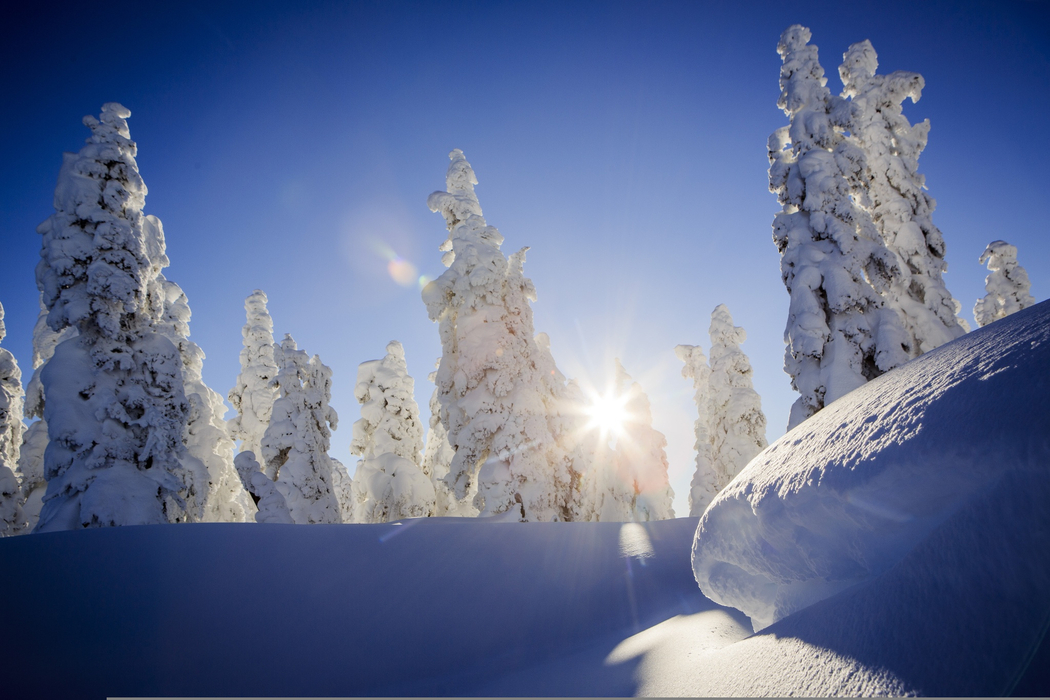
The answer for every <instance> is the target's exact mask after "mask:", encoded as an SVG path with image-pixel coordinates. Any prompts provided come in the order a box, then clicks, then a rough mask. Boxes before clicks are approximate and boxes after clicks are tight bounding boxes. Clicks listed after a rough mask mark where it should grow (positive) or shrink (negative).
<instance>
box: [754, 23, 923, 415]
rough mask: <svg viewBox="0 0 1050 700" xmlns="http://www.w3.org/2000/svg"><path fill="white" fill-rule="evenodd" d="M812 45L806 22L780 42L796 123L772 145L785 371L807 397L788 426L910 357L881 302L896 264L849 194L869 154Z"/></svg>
mask: <svg viewBox="0 0 1050 700" xmlns="http://www.w3.org/2000/svg"><path fill="white" fill-rule="evenodd" d="M809 39H810V31H809V30H808V29H806V28H805V27H801V26H799V25H794V26H792V27H789V28H788V29H787V30H785V31H784V33H783V35H781V37H780V43H779V45H778V46H777V52H778V53H779V54H780V56H781V57H782V58H783V61H784V64H783V67H782V68H781V72H780V86H781V94H780V100H779V101H778V103H777V104H778V106H779V107H781V108H782V109H783V110H784V113H785V114H787V115H788V117H790V120H791V123H790V125H789V126H787V127H782V128H780V129H778V130H777V131H776V132H774V133H773V135H772V136H771V137H770V139H769V160H770V168H769V188H770V191H772V192H774V193H776V195H777V199H778V200H779V201H780V203H781V204H782V205H783V211H781V212H780V213H778V214H777V215H776V217H775V219H774V221H773V241H774V243H775V244H776V246H777V249H778V250H779V251H780V254H781V276H782V278H783V280H784V284H785V286H786V287H787V290H788V293H789V294H790V296H791V302H790V307H789V312H788V322H787V327H786V330H785V333H784V335H785V341H786V343H787V349H786V351H785V357H784V369H785V371H786V372H787V373H788V374H789V375H790V376H791V380H792V386H793V387H794V388H795V389H796V390H798V391H799V393H800V394H801V396H800V397H799V399H798V400H797V401H796V402H795V404H794V405H793V406H792V408H791V415H790V418H789V422H788V428H789V429H790V428H793V427H794V426H796V425H798V424H799V423H800V422H802V421H803V420H805V419H806V418H808V417H809V416H811V415H813V414H814V413H816V412H817V411H819V410H820V409H821V408H823V407H824V406H825V405H826V404H828V403H831V402H832V401H834V400H835V399H837V398H839V397H840V396H843V395H844V394H846V393H848V392H850V391H852V390H853V389H855V388H857V387H858V386H860V385H862V384H864V383H865V382H867V381H869V380H870V379H873V378H875V377H876V376H879V375H880V374H882V373H883V372H886V371H889V370H890V369H892V368H894V367H896V366H898V365H900V364H901V363H903V362H905V361H906V360H907V359H908V353H907V351H906V347H905V346H906V342H907V337H906V333H905V331H904V328H903V325H902V324H903V321H902V319H900V317H899V314H898V312H897V311H896V310H894V309H892V308H885V306H884V302H883V300H882V298H881V296H880V292H882V291H884V290H885V289H886V288H888V286H889V284H890V280H892V279H893V278H894V276H895V275H897V274H899V270H898V269H897V261H896V257H895V256H894V255H893V254H892V253H891V252H890V251H888V250H887V249H886V248H885V246H883V245H882V242H881V239H880V238H879V235H878V231H877V230H876V229H875V227H874V224H872V222H871V218H870V217H869V216H868V215H867V213H866V212H865V211H864V210H863V209H862V208H861V207H860V206H859V205H857V204H855V203H854V202H853V201H852V200H851V197H850V194H851V191H852V190H853V189H854V186H852V185H851V183H852V182H855V181H856V180H857V178H859V177H861V176H862V174H863V172H864V154H863V152H862V151H861V150H860V148H859V147H858V146H856V145H855V144H853V143H852V142H850V141H849V140H847V139H846V138H845V137H844V136H843V134H842V133H841V129H844V128H847V127H848V124H849V120H850V116H851V112H850V110H851V107H850V104H849V102H848V101H846V100H844V99H842V98H839V97H835V96H832V95H831V93H830V92H829V90H828V88H827V87H826V86H825V84H826V82H827V80H826V79H825V77H824V70H823V69H822V68H821V67H820V63H819V62H818V60H817V47H816V46H811V45H809V43H808V42H809Z"/></svg>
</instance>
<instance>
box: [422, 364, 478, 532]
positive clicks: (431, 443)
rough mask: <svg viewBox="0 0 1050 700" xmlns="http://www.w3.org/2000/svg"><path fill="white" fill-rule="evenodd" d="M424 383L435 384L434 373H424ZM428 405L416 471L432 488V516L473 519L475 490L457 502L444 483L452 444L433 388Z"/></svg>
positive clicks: (435, 375)
mask: <svg viewBox="0 0 1050 700" xmlns="http://www.w3.org/2000/svg"><path fill="white" fill-rule="evenodd" d="M438 363H440V360H438ZM427 380H428V381H429V382H430V383H431V384H436V382H437V371H434V372H431V373H430V374H428V375H427ZM429 405H430V421H429V427H428V428H427V440H426V448H425V450H424V451H423V462H422V464H421V465H420V468H421V469H422V470H423V473H424V474H426V475H427V478H428V479H430V483H431V484H433V486H434V515H443V516H450V517H451V516H458V517H463V518H473V517H475V516H476V515H477V514H478V509H477V508H475V507H474V495H475V493H476V490H475V493H469V494H467V496H468V498H464V499H463V500H458V499H456V497H455V495H454V494H453V492H452V491H451V490H450V489H449V486H448V483H447V482H446V481H445V476H446V475H447V474H448V470H449V466H450V465H451V464H452V457H453V456H454V455H455V451H454V450H453V449H452V445H450V444H448V433H447V432H445V426H444V425H443V424H442V423H441V403H440V401H439V400H438V388H437V386H435V387H434V391H433V392H432V393H431V394H430V404H429Z"/></svg>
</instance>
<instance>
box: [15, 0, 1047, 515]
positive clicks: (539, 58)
mask: <svg viewBox="0 0 1050 700" xmlns="http://www.w3.org/2000/svg"><path fill="white" fill-rule="evenodd" d="M21 5H22V6H21V7H19V8H16V9H13V10H11V9H9V10H6V11H5V13H6V16H5V21H4V23H3V26H2V27H0V56H2V61H3V63H2V65H3V69H2V73H0V85H2V87H3V94H5V95H7V98H8V99H7V108H6V109H5V110H4V112H3V114H2V115H0V128H2V130H3V133H6V134H8V136H7V146H6V147H5V152H6V154H7V156H6V161H7V163H8V165H7V167H5V168H3V169H2V171H0V183H2V184H0V192H2V195H0V244H2V248H0V251H2V255H3V273H2V275H0V303H3V305H4V307H5V310H6V314H7V316H6V319H5V322H6V325H7V330H8V337H7V339H6V340H5V341H4V347H6V348H7V349H9V350H10V351H11V352H13V353H14V354H15V356H16V357H17V359H18V361H19V364H20V365H21V366H22V368H23V372H24V373H25V375H26V379H27V380H28V375H29V374H30V373H31V371H32V364H31V346H32V343H31V331H32V327H33V323H34V321H35V319H36V315H37V290H36V287H35V282H34V277H33V269H34V266H35V264H36V261H37V260H38V253H39V248H40V239H39V236H38V235H37V234H36V233H35V232H34V229H35V227H36V225H37V224H38V223H40V222H41V221H43V220H44V219H45V218H47V217H48V216H49V215H50V213H51V212H52V205H51V198H52V193H53V190H54V185H55V178H56V176H57V174H58V168H59V165H60V163H61V154H62V152H63V151H76V150H78V149H79V148H80V147H81V145H82V144H83V141H84V139H85V138H86V137H87V136H88V130H87V128H86V127H84V126H82V125H81V123H80V119H81V117H83V116H84V115H86V114H95V115H97V114H98V112H99V109H100V107H101V105H102V104H103V103H104V102H109V101H115V102H121V103H122V104H124V105H125V106H126V107H128V108H129V109H130V110H131V112H132V116H131V118H130V120H129V125H130V128H131V135H132V138H133V139H134V140H135V141H137V142H138V145H139V156H138V163H139V167H140V170H141V172H142V175H143V178H144V179H145V181H146V185H147V186H148V188H149V195H148V197H147V200H146V208H145V211H146V213H150V214H154V215H156V216H158V217H159V218H160V219H161V220H162V221H163V223H164V229H165V232H166V234H167V242H168V254H169V256H170V258H171V261H172V264H171V267H170V268H169V269H168V270H166V271H165V274H166V275H167V276H168V278H169V279H172V280H174V281H176V282H178V283H179V284H180V285H181V286H182V287H183V289H184V290H185V291H186V294H187V296H188V297H189V302H190V306H191V308H192V309H193V320H192V322H191V330H192V338H193V340H195V341H196V342H197V343H198V344H199V345H200V346H201V347H202V348H203V349H204V351H205V352H206V353H207V356H208V357H207V360H206V361H205V365H204V376H205V380H206V381H207V382H208V384H209V385H210V386H211V387H212V388H213V389H215V390H216V391H218V392H219V393H220V394H223V395H225V394H226V393H227V391H228V390H229V389H230V387H231V386H233V383H234V380H235V377H236V375H237V372H238V371H239V363H238V353H239V351H240V343H241V336H240V328H241V326H242V325H243V323H244V309H243V300H244V298H245V297H246V296H247V295H248V294H250V293H251V291H252V290H253V289H256V288H261V289H263V290H265V291H266V293H267V294H268V295H269V298H270V304H269V307H270V312H271V314H272V316H273V318H274V325H275V331H276V335H277V338H278V340H279V339H280V337H281V334H283V333H286V332H287V333H291V334H292V335H293V336H294V337H295V339H296V340H297V341H298V343H299V346H300V347H301V348H304V349H305V350H307V351H308V352H310V353H317V354H319V355H320V356H321V358H322V360H323V361H324V362H325V363H326V364H328V365H330V366H331V367H332V368H333V371H334V377H333V405H334V406H335V408H336V409H337V410H338V411H339V414H340V416H341V423H340V428H339V429H338V430H337V431H336V433H335V435H334V438H333V448H332V451H331V454H332V455H333V456H335V457H337V458H338V459H340V460H341V461H343V462H344V463H345V464H347V465H348V467H349V468H350V470H351V473H352V472H353V469H354V465H355V463H356V462H355V458H354V457H352V456H351V455H350V453H349V449H348V448H349V443H350V439H351V431H350V425H351V424H352V423H353V421H355V420H357V418H358V417H359V412H358V406H357V403H356V402H355V400H354V397H353V385H354V383H355V380H356V368H357V365H358V363H360V362H363V361H365V360H369V359H374V358H377V357H381V356H382V354H383V351H384V347H385V345H386V343H387V342H388V341H390V340H393V339H397V340H400V341H401V342H402V343H403V344H404V347H405V352H406V355H407V358H408V365H409V370H410V373H411V374H412V375H413V376H414V377H415V379H416V398H417V400H418V401H419V403H420V408H421V410H422V412H423V417H424V421H425V420H426V417H427V415H428V413H429V411H428V409H427V401H428V399H429V397H430V394H431V392H432V390H433V386H432V385H431V384H430V383H429V382H428V381H427V374H428V373H429V372H430V371H431V370H432V369H433V365H434V361H435V359H436V358H437V357H438V356H439V355H440V353H441V347H440V343H439V340H438V335H437V326H436V325H434V324H432V323H431V322H430V321H429V320H428V319H427V315H426V310H425V308H424V306H423V303H422V301H421V300H420V293H419V292H420V290H419V285H418V284H417V283H415V282H410V283H409V284H407V285H403V284H399V283H398V281H397V280H395V279H394V278H393V277H392V276H391V274H390V261H391V259H392V257H393V256H395V255H396V256H398V258H399V259H400V260H402V261H404V262H403V263H400V265H401V267H402V271H405V270H409V271H411V270H410V269H409V268H408V265H407V264H411V266H413V268H414V270H415V275H408V276H409V277H412V276H418V275H427V276H429V277H431V278H433V277H436V276H437V275H439V274H440V273H441V272H442V270H443V269H444V268H443V267H442V265H441V261H440V259H441V253H440V252H439V251H438V246H439V245H440V244H441V242H442V241H443V240H444V239H445V237H446V230H445V226H444V222H443V220H442V218H441V217H440V216H439V215H438V214H433V213H431V212H430V211H429V210H428V209H427V207H426V198H427V195H429V194H430V193H431V192H432V191H434V190H438V189H444V175H445V170H446V167H447V165H448V159H447V154H448V152H449V151H450V150H451V149H453V148H460V149H462V150H463V151H464V152H465V154H466V156H467V158H468V159H469V160H470V161H471V163H472V164H473V166H474V169H475V171H476V173H477V176H478V180H479V182H480V184H479V186H478V188H477V194H478V197H479V199H480V201H481V205H482V207H483V209H484V211H485V215H486V218H487V220H488V222H489V223H490V224H492V225H493V226H496V227H497V228H499V230H500V232H501V233H502V234H503V236H504V237H505V239H506V240H505V242H504V244H503V249H504V251H505V252H506V253H507V254H509V253H511V252H514V251H515V250H517V249H519V248H520V247H522V246H531V250H530V251H529V253H528V262H527V263H526V266H525V272H526V274H527V275H528V276H530V277H531V278H532V280H533V281H534V282H535V285H536V288H537V290H538V294H539V301H538V302H537V303H536V304H534V306H533V309H534V313H535V321H536V330H537V331H544V332H546V333H548V334H549V335H550V337H551V345H552V351H553V353H554V357H555V359H556V361H557V362H558V365H559V367H560V368H561V370H562V371H563V372H564V373H565V374H566V375H567V376H569V377H576V378H578V379H580V380H581V382H589V383H591V384H593V385H595V386H597V387H598V388H599V389H600V388H602V387H603V386H604V383H605V378H606V376H607V373H608V370H609V363H610V362H611V359H612V358H613V357H619V358H620V359H621V360H622V362H623V364H624V367H625V368H626V369H627V371H628V372H629V373H630V374H631V375H632V376H634V377H635V379H637V380H638V381H640V382H641V383H642V385H643V387H644V388H645V389H646V390H647V392H648V394H649V396H650V399H651V401H652V404H653V411H654V416H655V418H654V422H655V426H656V427H657V428H658V429H659V430H661V431H663V432H664V433H665V434H666V435H667V439H668V443H669V446H668V456H669V458H670V464H671V482H672V486H673V487H674V489H675V492H676V494H677V495H676V499H675V508H676V511H677V512H678V513H679V514H680V515H681V514H684V513H685V512H686V510H687V508H686V501H685V498H686V492H687V490H688V482H689V479H690V477H691V475H692V469H693V451H692V445H693V435H692V422H693V420H694V411H695V409H694V406H693V404H692V388H691V384H690V380H686V379H683V378H682V377H681V376H680V369H681V363H680V362H679V361H678V360H677V359H676V358H675V356H674V352H673V348H674V346H675V345H676V344H678V343H689V344H694V345H697V344H700V345H703V346H704V349H705V353H706V352H707V349H708V346H709V341H708V338H707V329H708V325H709V323H710V314H711V311H712V310H713V309H714V307H715V306H716V305H718V304H719V303H725V304H726V305H728V307H729V309H730V310H731V312H732V313H733V316H734V320H735V322H736V323H737V325H741V326H743V327H744V328H746V329H747V332H748V340H747V342H746V343H744V345H743V349H744V351H745V352H746V353H747V354H748V355H749V356H750V358H751V362H752V364H753V365H754V369H755V387H756V389H757V390H758V391H759V393H760V394H761V395H762V398H763V407H764V409H765V412H766V416H767V418H768V419H769V433H768V437H769V439H770V441H772V440H773V439H775V438H777V437H779V436H780V435H782V434H783V432H784V427H785V425H786V423H787V414H788V408H789V406H790V404H791V403H792V401H794V399H795V394H794V393H793V392H792V390H791V388H790V383H789V379H788V377H787V375H786V374H784V372H783V370H782V364H783V351H784V343H783V330H784V323H785V321H786V318H787V305H788V297H787V293H786V291H785V289H784V286H783V284H782V282H781V280H780V272H779V255H778V253H777V251H776V248H775V247H774V245H773V243H772V240H771V228H770V223H771V221H772V219H773V216H774V214H775V213H776V212H777V211H778V209H779V207H778V205H777V202H776V199H775V197H774V196H773V195H772V194H770V193H769V192H768V183H767V175H766V168H767V167H768V163H767V160H766V141H767V138H768V137H769V134H770V133H771V132H773V131H774V130H775V129H777V128H778V127H780V126H782V125H784V124H786V123H787V121H786V117H785V116H784V115H783V113H782V112H781V111H780V110H779V109H777V107H776V101H777V97H778V95H779V87H778V84H777V80H778V71H779V68H780V58H779V57H778V56H777V54H776V44H777V40H778V38H779V35H780V33H781V32H782V31H783V30H784V29H785V28H786V27H788V26H789V25H791V24H794V23H800V24H803V25H805V26H808V27H810V28H811V29H812V32H813V43H814V44H816V45H817V46H818V47H820V56H821V62H822V65H823V66H824V69H825V72H826V73H827V75H828V78H829V80H828V84H829V86H830V87H831V89H832V91H833V92H838V90H840V89H841V83H840V82H839V80H838V74H837V68H838V65H839V63H840V62H841V56H842V53H843V52H844V51H845V50H846V49H847V48H848V47H849V45H850V44H851V43H854V42H857V41H861V40H863V39H870V40H871V42H872V44H873V45H874V46H875V49H876V51H877V52H878V54H879V59H880V68H879V72H880V73H888V72H891V71H893V70H912V71H916V72H919V73H921V74H922V75H923V76H924V77H925V79H926V88H925V90H924V92H923V98H922V100H921V101H920V102H919V103H918V104H915V105H912V104H911V103H908V104H907V105H906V107H905V114H906V115H907V116H908V117H909V118H910V119H911V120H912V121H913V122H917V121H921V120H922V119H925V118H929V119H930V121H931V122H932V129H931V133H930V141H929V146H928V147H927V149H926V152H925V153H924V155H923V156H922V158H921V160H920V169H921V171H922V172H923V173H925V175H926V177H927V186H928V188H929V191H930V194H931V195H932V196H933V197H934V198H935V199H936V200H937V202H938V207H937V211H936V213H935V214H934V222H935V223H936V224H937V225H938V226H939V227H940V228H941V230H942V231H943V233H944V237H945V240H946V242H947V246H948V254H947V257H948V261H949V265H950V268H949V273H948V274H947V276H946V281H947V284H948V288H949V290H950V291H951V292H952V293H953V295H954V296H955V297H956V298H957V299H959V300H960V301H961V302H962V304H963V310H964V313H963V316H964V318H966V319H967V320H969V321H970V322H971V324H972V321H973V316H972V311H971V310H972V308H973V304H974V302H975V301H976V299H977V298H978V297H980V296H983V294H984V275H985V274H986V271H985V270H984V269H983V268H982V267H981V266H979V265H978V263H977V258H978V256H979V255H980V254H981V252H982V251H983V249H984V247H985V245H986V244H987V243H988V242H990V241H992V240H995V239H999V238H1002V239H1005V240H1007V241H1009V242H1011V243H1014V244H1015V245H1017V246H1018V248H1019V258H1020V261H1021V264H1022V265H1024V266H1025V267H1026V268H1027V270H1028V272H1029V275H1030V277H1031V278H1032V293H1033V295H1034V296H1035V297H1036V299H1037V300H1039V301H1042V300H1043V299H1046V298H1047V297H1048V296H1050V282H1048V278H1050V242H1048V236H1047V224H1046V216H1045V214H1046V210H1047V200H1048V198H1047V194H1046V184H1045V180H1046V178H1045V169H1046V163H1048V162H1050V139H1047V138H1046V133H1047V127H1048V121H1047V119H1048V117H1047V115H1048V114H1050V3H1048V2H1046V1H1045V0H1032V1H1028V2H1018V1H1013V2H1011V1H1006V0H999V1H997V2H978V3H974V2H936V1H928V2H914V0H913V1H911V2H839V3H815V2H801V3H785V2H780V3H772V2H762V3H739V2H596V3H587V2H564V1H562V2H550V3H547V2H538V1H535V0H533V1H530V2H515V3H498V2H462V3H437V2H420V3H404V2H374V3H348V2H331V3H309V5H310V8H309V9H305V10H304V9H301V8H299V7H293V3H288V2H263V1H259V0H255V1H253V2H243V3H222V2H209V3H204V2H181V3H174V2H157V3H141V2H134V3H129V2H121V1H115V2H107V3H104V4H97V5H91V6H88V5H85V4H83V3H77V4H69V5H68V7H64V6H62V4H61V3H39V4H33V5H32V6H29V7H26V5H30V4H28V3H22V4H21ZM406 263H407V264H406ZM227 417H229V414H228V415H227Z"/></svg>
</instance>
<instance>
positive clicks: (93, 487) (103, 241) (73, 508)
mask: <svg viewBox="0 0 1050 700" xmlns="http://www.w3.org/2000/svg"><path fill="white" fill-rule="evenodd" d="M130 114H131V113H130V112H129V111H128V110H127V109H125V108H124V107H123V106H121V105H119V104H116V103H108V104H105V105H103V107H102V114H101V115H100V117H99V118H98V119H95V118H94V117H90V116H89V117H85V118H84V120H83V121H84V124H85V125H86V126H87V127H88V128H90V129H91V137H90V138H89V139H88V140H87V144H86V145H85V146H84V147H83V148H82V149H81V150H80V152H79V153H77V154H72V153H67V154H65V155H64V156H63V163H62V168H61V171H60V172H59V177H58V184H57V186H56V188H55V199H54V205H55V213H54V214H52V216H51V217H50V218H48V219H47V220H46V221H45V222H44V223H42V224H41V225H40V226H39V227H37V231H38V232H39V233H40V234H41V235H42V237H43V241H42V242H43V247H42V249H41V261H40V263H39V264H38V266H37V285H38V286H39V288H40V290H41V292H42V294H43V299H44V303H45V304H46V305H47V307H48V314H47V323H48V325H49V326H50V327H51V328H52V329H53V330H55V331H62V330H63V329H65V328H66V327H68V326H72V327H74V328H76V329H77V331H78V335H77V336H75V337H71V338H67V339H66V340H64V341H62V342H61V343H59V344H58V345H57V347H55V350H54V354H53V355H52V357H51V359H50V360H49V361H48V362H47V363H46V364H45V365H44V367H43V369H42V371H41V373H40V381H41V384H42V386H43V390H44V397H45V403H44V418H45V420H46V421H47V429H48V439H49V442H48V445H47V448H46V451H45V457H44V460H45V463H44V469H45V474H44V476H45V478H46V479H47V482H48V483H47V493H46V495H45V497H44V503H43V506H42V508H41V512H40V519H39V522H38V523H37V527H36V529H35V530H34V531H35V532H45V531H49V530H63V529H73V528H80V527H97V526H110V525H132V524H151V523H169V522H186V521H197V520H200V519H201V517H202V516H203V513H204V505H205V501H206V498H207V495H208V472H207V468H206V467H205V465H204V464H203V463H202V462H201V461H200V460H198V459H196V458H195V457H193V456H192V455H190V454H189V453H188V451H187V450H186V449H185V447H184V445H183V443H182V439H183V435H184V433H185V431H186V425H187V422H188V420H189V416H190V404H189V401H188V400H187V398H186V395H185V392H184V389H183V379H182V362H181V359H180V355H179V351H178V348H176V347H175V345H174V344H173V343H172V342H171V341H170V340H169V339H168V338H166V337H164V336H163V335H162V334H161V333H159V332H158V331H157V330H156V328H155V327H154V324H155V323H156V322H158V321H159V320H160V319H161V317H162V315H163V313H164V304H165V293H164V290H163V285H162V283H161V280H162V279H163V278H162V276H161V274H160V272H161V270H162V269H163V268H164V267H165V266H167V264H168V258H167V256H166V255H165V254H164V251H163V248H162V247H158V245H157V243H158V241H163V234H162V233H161V231H160V222H159V220H157V219H156V218H155V217H152V216H147V215H145V214H143V213H142V207H143V205H144V204H145V196H146V186H145V184H144V183H143V181H142V177H141V176H140V175H139V172H138V166H137V164H136V162H135V154H136V146H135V143H134V142H133V141H132V140H131V139H130V135H129V132H128V126H127V122H126V119H127V117H128V116H130Z"/></svg>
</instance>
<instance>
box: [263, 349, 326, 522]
mask: <svg viewBox="0 0 1050 700" xmlns="http://www.w3.org/2000/svg"><path fill="white" fill-rule="evenodd" d="M274 358H275V360H276V362H277V366H278V368H279V369H278V372H277V377H276V382H277V386H278V388H279V389H280V396H279V397H278V399H277V400H276V401H275V402H274V405H273V412H272V414H271V415H270V425H269V426H268V427H267V428H266V433H265V434H264V435H263V440H262V450H263V459H264V461H265V467H264V470H263V471H264V473H265V474H266V476H267V477H268V478H269V479H271V480H273V481H274V482H276V484H277V490H278V491H280V493H281V495H282V496H283V497H284V500H285V502H286V503H287V506H288V512H289V513H290V514H291V516H292V520H293V521H294V522H296V523H298V524H314V523H341V522H343V517H342V509H341V508H340V504H339V497H338V494H337V493H336V490H335V483H334V478H338V477H333V474H332V472H333V470H334V469H336V468H337V467H336V463H335V462H334V460H332V458H331V457H329V456H328V448H329V446H330V444H331V436H332V433H331V430H334V429H335V427H336V425H337V424H338V421H339V418H338V416H337V414H336V412H335V409H334V408H332V407H331V406H329V405H328V402H329V401H330V400H331V390H332V370H331V369H329V368H328V367H327V366H325V365H324V364H322V363H321V360H320V358H319V357H318V356H317V355H314V356H313V357H312V358H307V354H306V352H304V351H302V350H299V349H298V348H297V347H296V345H295V340H294V339H293V338H292V336H290V335H288V334H285V336H284V340H283V341H281V344H280V345H278V346H275V347H274ZM338 467H342V465H338Z"/></svg>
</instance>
